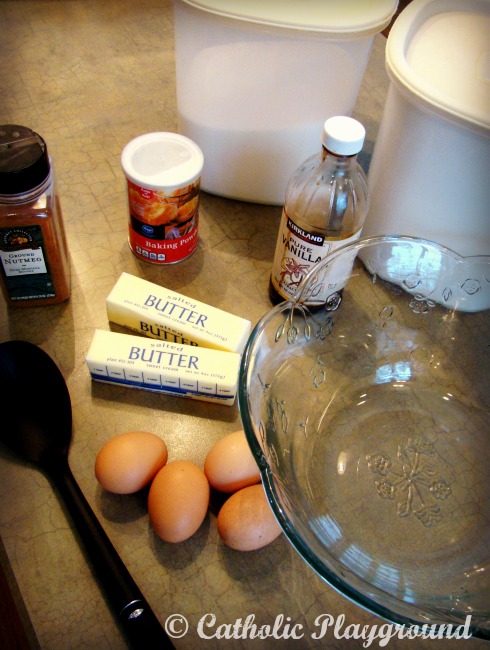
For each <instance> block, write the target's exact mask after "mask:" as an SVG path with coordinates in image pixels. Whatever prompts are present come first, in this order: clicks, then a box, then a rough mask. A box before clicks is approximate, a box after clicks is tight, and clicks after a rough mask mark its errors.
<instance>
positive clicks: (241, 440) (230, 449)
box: [204, 431, 260, 493]
mask: <svg viewBox="0 0 490 650" xmlns="http://www.w3.org/2000/svg"><path fill="white" fill-rule="evenodd" d="M204 473H205V474H206V476H207V477H208V481H209V483H210V485H211V486H212V487H213V488H215V489H216V490H219V491H220V492H226V493H232V492H236V491H237V490H241V489H242V488H244V487H248V486H249V485H254V484H256V483H259V481H260V472H259V468H258V466H257V463H256V462H255V459H254V457H253V455H252V452H251V451H250V447H249V446H248V442H247V438H246V437H245V433H244V432H243V431H235V432H234V433H229V434H228V435H226V436H225V437H224V438H221V440H218V442H217V443H215V444H214V445H213V447H211V449H210V450H209V452H208V455H207V456H206V460H205V462H204Z"/></svg>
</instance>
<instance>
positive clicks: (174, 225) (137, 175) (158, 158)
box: [121, 132, 204, 265]
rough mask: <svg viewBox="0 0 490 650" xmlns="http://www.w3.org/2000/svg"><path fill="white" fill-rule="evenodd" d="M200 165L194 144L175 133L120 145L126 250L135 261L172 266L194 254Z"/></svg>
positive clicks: (197, 221) (197, 223)
mask: <svg viewBox="0 0 490 650" xmlns="http://www.w3.org/2000/svg"><path fill="white" fill-rule="evenodd" d="M203 162H204V158H203V154H202V151H201V149H200V148H199V147H198V146H197V144H196V143H195V142H193V141H192V140H190V139H189V138H187V137H185V136H183V135H180V134H178V133H170V132H156V133H146V134H145V135H141V136H139V137H137V138H135V139H134V140H131V142H129V143H128V144H127V145H126V146H125V147H124V149H123V152H122V155H121V165H122V168H123V171H124V174H125V176H126V181H127V186H128V207H129V246H130V248H131V250H132V251H133V253H134V254H135V255H136V257H139V258H140V259H142V260H145V261H147V262H152V263H154V264H162V265H164V264H175V263H176V262H181V261H182V260H185V259H186V258H187V257H189V256H190V255H192V253H193V252H194V251H195V250H196V248H197V245H198V227H199V192H200V181H201V172H202V167H203Z"/></svg>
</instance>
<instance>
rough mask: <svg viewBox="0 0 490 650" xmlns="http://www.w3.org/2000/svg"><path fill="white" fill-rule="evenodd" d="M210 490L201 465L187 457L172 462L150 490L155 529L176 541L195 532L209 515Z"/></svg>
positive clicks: (161, 472) (150, 509) (165, 537)
mask: <svg viewBox="0 0 490 650" xmlns="http://www.w3.org/2000/svg"><path fill="white" fill-rule="evenodd" d="M209 491H210V490H209V483H208V480H207V478H206V475H205V474H204V472H203V471H202V469H201V468H200V467H198V466H197V465H195V464H194V463H191V462H190V461H187V460H174V461H172V462H171V463H168V465H166V466H165V467H164V468H163V469H161V470H160V471H159V472H158V474H157V475H156V476H155V478H154V480H153V483H152V484H151V487H150V492H149V494H148V514H149V515H150V522H151V525H152V527H153V529H154V531H155V533H156V534H157V535H158V536H159V537H161V538H162V539H163V540H164V541H166V542H173V543H175V542H183V541H184V540H186V539H188V538H189V537H191V536H192V535H194V533H195V532H196V531H197V530H198V529H199V527H200V526H201V524H202V522H203V521H204V518H205V516H206V513H207V510H208V506H209Z"/></svg>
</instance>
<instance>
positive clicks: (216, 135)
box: [174, 0, 398, 205]
mask: <svg viewBox="0 0 490 650" xmlns="http://www.w3.org/2000/svg"><path fill="white" fill-rule="evenodd" d="M397 5H398V2H397V0H371V1H370V2H365V0H342V1H341V2H339V0H308V2H305V1H304V0H175V1H174V17H175V53H176V81H177V108H178V129H179V132H180V133H182V134H183V135H186V136H187V137H189V138H191V139H192V140H193V141H194V142H196V143H197V144H198V145H199V146H200V148H201V149H202V151H203V153H204V157H205V159H206V167H205V169H204V170H203V174H202V179H201V188H202V189H204V190H206V191H208V192H211V193H214V194H218V195H221V196H225V197H230V198H235V199H240V200H244V201H252V202H257V203H269V204H276V205H280V204H282V203H283V201H284V193H285V189H286V185H287V182H288V180H289V178H290V176H291V174H292V173H293V171H294V170H295V169H296V168H297V167H298V166H299V165H300V164H301V162H302V161H303V160H305V159H306V158H307V157H308V156H310V155H311V154H313V153H315V151H316V150H317V149H318V134H319V133H321V130H322V126H323V124H324V122H325V120H326V119H327V118H328V117H331V116H333V115H350V114H351V113H352V111H353V109H354V105H355V102H356V99H357V95H358V93H359V89H360V85H361V82H362V78H363V76H364V72H365V68H366V64H367V61H368V57H369V53H370V50H371V46H372V43H373V39H374V36H375V35H376V34H377V33H378V32H380V31H382V30H383V29H384V27H386V26H387V25H388V23H389V22H390V20H391V17H392V16H393V14H394V13H395V11H396V8H397Z"/></svg>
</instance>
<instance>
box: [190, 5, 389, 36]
mask: <svg viewBox="0 0 490 650" xmlns="http://www.w3.org/2000/svg"><path fill="white" fill-rule="evenodd" d="M183 1H184V2H185V3H186V4H188V5H191V6H192V7H195V8H197V9H202V10H203V11H208V12H210V13H213V14H217V15H219V16H224V17H227V18H234V19H236V20H243V21H246V22H251V23H259V24H262V25H269V26H273V27H282V28H287V29H298V30H304V31H313V32H322V33H325V32H326V33H329V34H330V35H331V36H332V37H335V38H342V37H343V38H350V37H352V36H355V37H356V38H358V37H360V36H369V35H371V34H376V33H378V32H381V31H382V30H383V29H384V28H385V27H386V26H387V25H388V24H389V22H390V20H391V18H392V16H393V14H394V13H395V11H396V8H397V6H398V0H370V2H366V0H308V1H307V2H305V0H183Z"/></svg>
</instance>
